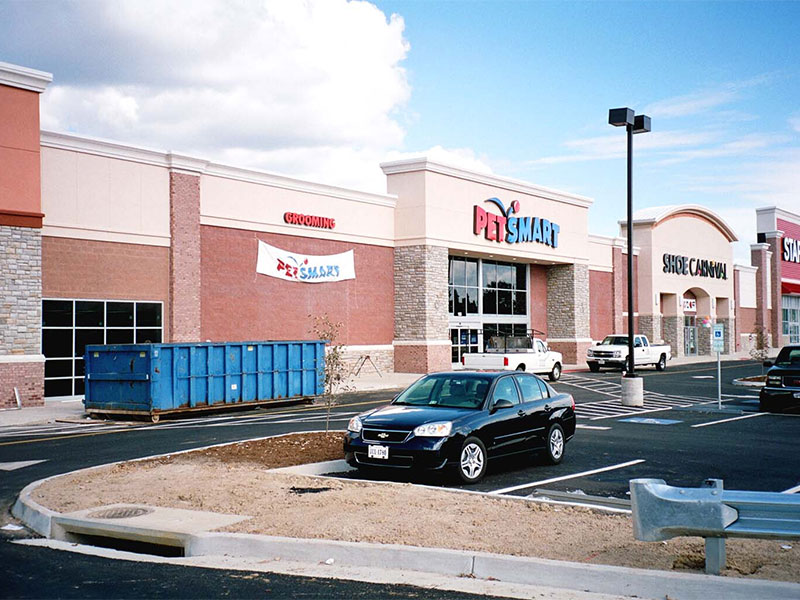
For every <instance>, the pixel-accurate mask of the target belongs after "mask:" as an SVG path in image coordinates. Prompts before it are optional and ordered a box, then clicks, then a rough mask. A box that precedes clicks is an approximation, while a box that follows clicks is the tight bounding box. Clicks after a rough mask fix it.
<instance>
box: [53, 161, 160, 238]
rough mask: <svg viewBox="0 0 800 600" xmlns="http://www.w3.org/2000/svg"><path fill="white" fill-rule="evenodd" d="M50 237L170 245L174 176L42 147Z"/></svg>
mask: <svg viewBox="0 0 800 600" xmlns="http://www.w3.org/2000/svg"><path fill="white" fill-rule="evenodd" d="M42 212H44V213H45V218H44V229H43V233H44V235H49V236H55V237H70V238H77V239H90V240H98V241H107V242H126V243H136V244H145V245H151V246H168V245H169V171H168V169H166V168H164V167H158V166H153V165H148V164H143V163H139V162H133V161H128V160H121V159H116V158H109V157H104V156H97V155H93V154H87V153H83V152H79V151H77V150H63V149H56V148H49V147H45V146H42Z"/></svg>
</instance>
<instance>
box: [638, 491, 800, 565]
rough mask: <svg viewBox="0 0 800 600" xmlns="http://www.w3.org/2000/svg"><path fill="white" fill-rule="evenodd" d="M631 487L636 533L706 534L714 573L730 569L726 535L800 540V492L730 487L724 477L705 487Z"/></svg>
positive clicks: (641, 536)
mask: <svg viewBox="0 0 800 600" xmlns="http://www.w3.org/2000/svg"><path fill="white" fill-rule="evenodd" d="M630 489H631V509H632V512H633V535H634V537H635V538H636V539H637V540H640V541H643V542H658V541H662V540H668V539H670V538H673V537H678V536H700V537H703V538H705V550H706V573H709V574H713V575H719V574H720V572H721V571H722V569H724V568H725V562H726V556H725V539H726V538H729V537H746V538H764V539H800V497H797V496H795V495H793V494H782V493H777V492H743V491H738V490H725V489H723V487H722V480H721V479H706V480H705V481H704V482H703V487H700V488H679V487H672V486H669V485H667V484H666V482H665V481H664V480H663V479H631V481H630Z"/></svg>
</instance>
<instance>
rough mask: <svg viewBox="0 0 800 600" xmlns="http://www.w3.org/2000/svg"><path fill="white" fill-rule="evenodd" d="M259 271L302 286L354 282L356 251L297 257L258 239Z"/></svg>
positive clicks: (257, 270)
mask: <svg viewBox="0 0 800 600" xmlns="http://www.w3.org/2000/svg"><path fill="white" fill-rule="evenodd" d="M256 272H257V273H261V274H262V275H269V276H270V277H277V278H278V279H287V280H289V281H299V282H301V283H327V282H331V281H344V280H345V279H355V278H356V269H355V265H354V263H353V251H352V250H348V251H347V252H342V253H341V254H331V255H330V256H315V255H313V254H308V255H306V254H297V253H296V252H289V251H288V250H281V249H280V248H275V247H274V246H270V245H269V244H266V243H264V242H262V241H261V240H258V261H257V262H256Z"/></svg>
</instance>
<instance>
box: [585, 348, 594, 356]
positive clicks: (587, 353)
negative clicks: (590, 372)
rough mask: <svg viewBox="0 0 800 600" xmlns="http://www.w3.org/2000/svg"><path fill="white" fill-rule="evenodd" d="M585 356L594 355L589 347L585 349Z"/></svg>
mask: <svg viewBox="0 0 800 600" xmlns="http://www.w3.org/2000/svg"><path fill="white" fill-rule="evenodd" d="M586 356H594V350H592V349H591V348H589V349H588V350H587V351H586Z"/></svg>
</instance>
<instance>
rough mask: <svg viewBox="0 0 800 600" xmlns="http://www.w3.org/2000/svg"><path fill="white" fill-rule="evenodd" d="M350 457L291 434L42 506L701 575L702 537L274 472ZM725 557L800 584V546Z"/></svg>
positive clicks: (451, 495) (125, 474) (733, 548)
mask: <svg viewBox="0 0 800 600" xmlns="http://www.w3.org/2000/svg"><path fill="white" fill-rule="evenodd" d="M341 458H343V456H342V433H341V432H332V433H328V434H324V433H313V434H293V435H289V436H282V437H277V438H269V439H266V440H258V441H250V442H241V443H238V444H231V445H226V446H220V447H216V448H210V449H207V450H202V451H196V452H190V453H184V454H179V455H174V456H169V457H164V458H159V459H153V460H147V461H137V462H132V463H125V464H120V465H116V466H112V467H105V468H101V469H95V470H91V471H86V472H83V473H78V474H74V475H68V476H64V477H59V478H56V479H53V480H51V481H49V482H47V483H45V484H43V485H42V486H40V487H39V488H38V489H37V490H35V492H34V494H33V497H34V500H36V501H37V502H39V503H40V504H42V505H43V506H46V507H48V508H50V509H52V510H56V511H58V512H72V511H76V510H82V509H87V508H95V507H99V506H105V505H108V504H115V503H131V504H148V505H154V506H162V507H171V508H184V509H198V510H207V511H212V512H220V513H233V514H240V515H248V516H250V518H249V519H247V520H245V521H242V522H240V523H237V524H236V525H234V526H231V527H228V528H226V529H224V531H231V532H239V533H256V534H266V535H280V536H288V537H298V538H324V539H334V540H343V541H352V542H376V543H387V544H388V543H391V544H407V545H412V546H427V547H436V548H453V549H464V550H475V551H484V552H496V553H500V554H511V555H516V556H535V557H540V558H550V559H556V560H568V561H574V562H585V563H593V564H607V565H620V566H628V567H640V568H649V569H662V570H674V569H679V570H682V571H690V572H692V571H693V572H702V570H703V560H704V559H703V557H704V550H703V540H702V538H677V539H673V540H669V541H667V542H655V543H649V542H638V541H636V540H634V539H633V533H632V526H631V520H630V517H629V516H627V515H619V514H609V513H604V512H601V511H596V510H592V509H586V508H577V507H576V508H573V507H564V506H557V507H556V506H551V505H545V504H540V503H535V502H530V501H526V500H523V499H509V498H501V497H489V496H485V495H480V494H469V493H464V492H460V491H457V490H447V489H430V488H421V487H418V486H414V485H411V484H408V483H373V482H363V481H344V480H338V479H329V478H319V477H306V476H300V475H293V474H287V473H275V472H271V471H269V469H273V468H276V467H283V466H291V465H296V464H304V463H311V462H319V461H323V460H335V459H341ZM211 482H213V485H211V484H210V483H211ZM727 548H728V568H727V569H726V571H725V572H724V574H725V575H728V576H733V577H756V578H761V579H774V580H780V581H792V582H800V550H799V549H800V543H795V542H789V543H787V542H785V541H767V540H728V542H727Z"/></svg>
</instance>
